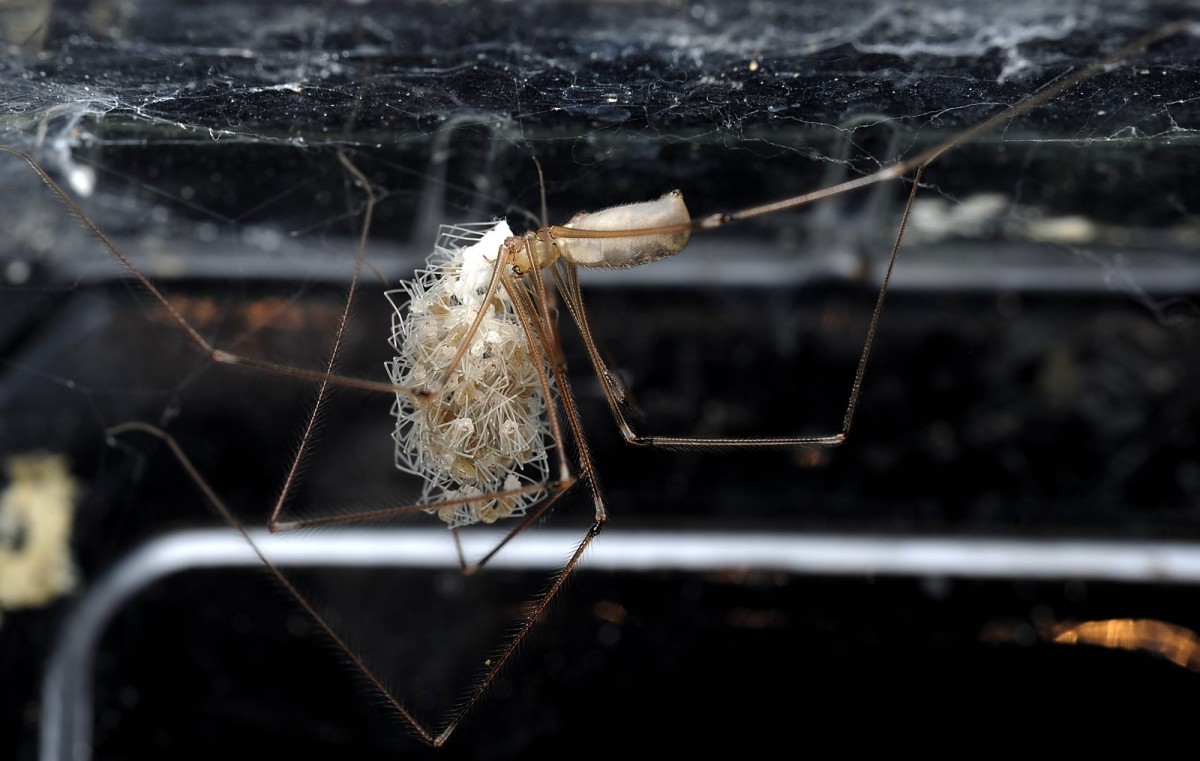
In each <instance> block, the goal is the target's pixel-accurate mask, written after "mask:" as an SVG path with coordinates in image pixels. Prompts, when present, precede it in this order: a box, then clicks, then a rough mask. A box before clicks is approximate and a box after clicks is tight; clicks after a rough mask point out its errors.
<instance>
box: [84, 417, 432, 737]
mask: <svg viewBox="0 0 1200 761" xmlns="http://www.w3.org/2000/svg"><path fill="white" fill-rule="evenodd" d="M130 431H139V432H142V433H148V434H150V435H151V436H155V437H157V438H158V439H161V440H162V441H163V442H164V443H165V444H166V445H167V447H168V448H169V449H170V450H171V454H172V455H174V457H175V459H176V460H177V461H178V462H179V464H180V467H182V468H183V470H184V472H185V473H187V476H188V478H190V479H191V480H192V483H194V484H195V485H196V488H198V489H199V490H200V491H201V492H202V493H203V494H204V496H205V498H206V499H208V501H209V503H210V504H211V505H212V506H213V507H214V508H215V509H216V511H217V512H218V513H220V515H221V518H223V519H224V520H225V522H226V523H228V524H229V525H230V526H231V527H232V528H233V529H234V530H235V531H237V532H238V533H239V534H241V535H242V538H243V539H245V540H246V543H247V544H249V545H250V548H251V549H252V550H254V554H256V555H258V559H259V560H261V561H262V564H263V566H264V567H265V568H266V569H267V571H269V572H270V574H271V575H272V576H273V577H274V578H275V580H276V581H278V582H279V584H280V585H281V586H282V587H283V588H284V590H286V591H287V593H288V595H289V596H290V597H291V598H292V599H293V600H295V602H296V604H297V605H299V606H300V608H301V609H303V610H304V612H305V614H307V615H308V617H309V618H310V619H311V620H312V622H313V623H314V624H316V626H317V628H318V629H320V630H321V632H322V633H324V635H325V636H326V637H328V638H329V639H330V641H332V642H333V644H334V645H335V646H336V647H337V648H338V650H340V651H341V652H342V654H343V655H345V656H346V657H347V658H348V659H349V660H350V662H351V663H352V664H353V665H354V668H355V670H357V671H358V672H359V673H360V674H362V676H363V677H364V678H365V679H366V680H367V681H368V682H369V683H370V684H371V686H372V687H374V688H375V690H376V691H377V692H378V693H379V694H380V695H381V696H382V697H383V699H384V700H385V701H386V702H387V704H388V705H389V706H390V707H391V708H392V710H394V711H395V712H396V713H397V714H398V715H399V716H400V718H402V719H403V720H404V722H405V723H406V724H408V726H409V727H411V728H412V730H413V731H414V732H416V733H417V735H418V736H419V737H420V738H421V739H422V740H424V741H425V742H426V743H429V744H430V745H434V744H438V743H437V738H436V737H435V736H434V733H433V732H432V731H431V730H430V728H429V727H427V726H426V725H425V724H424V723H422V722H421V721H420V720H419V719H418V718H417V717H416V716H414V715H413V714H412V712H411V711H409V710H408V708H407V707H405V705H404V703H402V702H401V701H400V700H399V698H397V697H396V696H395V695H393V694H392V692H391V691H390V690H389V689H388V688H387V687H386V686H384V684H383V681H382V680H381V679H380V678H379V677H378V676H376V675H375V673H374V672H373V671H372V670H371V669H370V667H369V666H367V664H366V662H365V661H364V660H363V659H362V657H361V656H359V655H358V654H357V653H356V652H355V651H354V650H353V649H352V648H351V647H350V645H349V644H347V643H346V641H345V640H344V639H343V638H342V637H341V636H340V635H339V634H338V633H337V631H336V630H335V629H334V628H333V627H332V626H331V625H330V624H329V622H328V621H326V620H325V617H324V616H322V615H321V614H320V613H319V612H318V611H317V609H316V608H314V607H313V605H312V603H311V602H309V601H308V598H307V597H305V596H304V594H303V593H301V592H300V590H299V589H297V588H296V585H295V584H293V583H292V581H291V579H289V578H288V576H287V574H285V573H284V572H283V571H282V569H280V568H279V566H277V565H275V563H273V562H271V560H270V558H268V557H267V556H266V555H265V554H264V553H263V551H262V550H261V549H260V548H259V546H258V545H257V544H255V542H254V539H252V538H251V537H250V534H249V532H247V531H246V528H245V526H243V525H242V523H241V521H239V520H238V519H237V517H236V516H235V515H234V514H233V511H232V510H230V509H229V507H228V506H227V505H226V504H225V502H224V500H222V499H221V498H220V496H218V495H217V493H216V491H214V490H213V488H212V486H210V485H209V483H208V481H207V480H205V478H204V476H202V475H201V474H200V471H199V470H198V469H197V468H196V466H195V464H193V463H192V461H191V459H190V458H189V457H188V456H187V453H186V452H184V451H183V447H181V446H179V443H178V442H176V441H175V439H174V438H173V437H172V436H171V435H170V434H168V433H167V432H165V431H163V430H162V429H161V428H158V427H156V426H153V425H149V424H147V423H122V424H120V425H117V426H114V427H112V428H109V429H108V430H107V431H106V432H105V433H106V435H108V436H109V437H115V436H119V435H121V434H123V433H127V432H130Z"/></svg>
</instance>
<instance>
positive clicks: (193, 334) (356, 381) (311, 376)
mask: <svg viewBox="0 0 1200 761" xmlns="http://www.w3.org/2000/svg"><path fill="white" fill-rule="evenodd" d="M0 151H2V152H4V153H9V154H12V155H13V156H16V157H18V158H20V159H23V160H24V161H25V163H27V164H29V166H30V167H31V168H32V169H33V171H34V172H36V173H37V175H38V177H40V178H41V179H42V181H43V182H45V183H46V185H47V186H49V188H50V190H51V191H53V192H54V194H55V195H57V196H58V197H59V199H60V200H62V202H63V203H64V204H66V206H67V209H68V210H69V211H70V212H71V214H73V215H74V216H75V217H77V218H78V219H79V220H80V221H81V222H83V224H84V226H86V227H87V228H88V230H89V231H90V232H91V233H92V234H93V235H94V236H96V238H97V239H98V240H99V241H100V242H101V243H102V244H104V247H105V248H107V249H108V251H109V253H110V254H112V255H113V257H115V258H116V259H117V261H119V262H120V263H121V266H123V267H124V268H125V270H126V271H127V272H129V274H130V275H132V276H133V277H134V279H135V280H137V282H138V284H139V285H141V286H142V288H144V289H146V292H147V293H149V294H150V296H151V297H152V298H153V299H154V300H155V301H156V302H158V304H159V306H161V307H162V308H163V310H165V311H166V313H167V315H168V316H169V317H170V319H171V321H172V322H174V323H175V325H176V326H178V328H179V330H180V331H181V332H182V333H183V334H184V335H185V336H187V338H188V340H189V341H190V342H191V343H192V344H193V345H194V346H195V347H196V349H197V350H199V351H200V353H201V354H203V355H204V356H205V357H207V358H208V360H209V361H211V362H214V363H216V364H220V365H234V366H237V367H248V368H252V369H255V370H260V371H263V372H267V373H273V374H276V375H285V376H289V377H292V378H300V379H303V380H310V381H317V382H320V383H330V384H334V385H339V386H347V387H349V388H357V389H360V390H362V391H371V392H375V393H387V394H395V393H397V392H400V393H405V392H409V393H414V394H415V391H412V390H409V389H403V388H397V387H395V386H393V385H392V384H391V383H384V382H382V381H372V380H366V379H363V378H348V377H345V376H340V375H336V374H333V373H330V372H318V371H315V370H307V369H304V368H301V367H292V366H290V365H284V364H280V363H277V362H267V361H265V360H261V359H256V358H254V357H245V356H241V355H239V354H233V353H231V352H228V351H224V350H223V349H218V348H217V347H215V346H213V345H212V343H211V342H209V341H208V340H207V339H206V338H204V336H202V335H200V332H199V331H198V330H196V328H195V327H193V326H192V324H191V323H190V322H188V320H187V318H186V317H184V316H183V315H182V314H180V312H179V310H178V309H176V308H175V307H174V305H172V304H171V302H170V300H169V299H167V297H166V296H165V295H164V294H163V292H162V291H160V290H159V289H158V288H157V287H156V286H155V285H154V284H153V283H152V282H150V278H148V277H146V275H145V273H143V272H142V271H141V270H140V269H139V268H138V266H137V265H136V264H134V263H133V261H132V260H130V259H129V257H127V256H126V255H125V254H124V253H123V252H122V251H121V249H119V248H118V247H117V245H116V244H115V243H113V241H112V239H111V238H109V237H108V236H107V235H105V234H104V232H103V231H102V230H101V229H100V228H99V227H97V226H96V223H95V222H93V221H92V220H91V219H90V218H89V217H88V216H87V214H85V213H84V212H83V209H81V208H79V204H77V203H75V201H74V200H73V199H72V198H71V196H70V194H68V193H67V192H66V191H65V190H63V189H62V187H60V186H59V184H58V183H57V182H55V181H54V179H53V178H52V177H50V175H49V174H47V173H46V170H44V169H42V167H41V166H40V165H39V164H38V163H37V161H36V160H35V159H34V158H33V156H30V155H29V154H28V153H25V152H24V151H21V150H18V149H16V148H12V147H10V146H7V145H0ZM339 158H340V159H341V161H342V163H343V164H344V165H346V166H347V168H348V169H349V168H351V167H353V164H350V162H349V159H346V158H345V157H344V156H341V155H340V154H339ZM351 173H352V174H354V175H355V177H356V178H358V179H360V181H365V178H363V177H362V173H361V172H358V170H357V169H351ZM367 187H368V190H369V186H367ZM369 206H370V205H369ZM368 213H369V210H368ZM365 229H366V228H364V235H365ZM365 252H366V240H365V237H364V238H360V242H359V247H358V252H357V254H356V256H355V265H354V271H353V274H352V276H351V284H350V291H351V293H353V291H354V289H355V287H356V285H357V283H358V277H359V272H360V271H361V269H362V262H363V258H364V256H365ZM345 329H346V315H345V314H343V317H342V322H341V323H340V324H339V326H338V333H337V337H336V338H335V342H336V343H338V344H340V343H341V341H342V338H343V336H344V333H345Z"/></svg>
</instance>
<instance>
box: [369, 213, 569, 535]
mask: <svg viewBox="0 0 1200 761" xmlns="http://www.w3.org/2000/svg"><path fill="white" fill-rule="evenodd" d="M511 235H512V231H511V230H510V229H509V227H508V223H507V222H504V221H503V220H501V221H499V222H487V223H478V224H471V225H453V226H450V225H446V226H443V227H442V228H441V229H440V230H439V232H438V239H437V244H436V246H435V247H434V252H433V254H432V255H431V256H430V257H429V259H428V262H427V266H426V268H425V269H423V270H418V271H417V272H416V273H415V275H414V277H413V279H412V280H411V281H409V282H406V283H402V284H401V287H400V289H399V290H395V291H389V292H388V293H387V297H388V300H389V301H390V302H391V303H392V307H393V308H394V310H395V311H394V314H393V316H392V337H391V341H390V343H391V345H392V348H393V349H395V350H396V356H395V357H394V358H393V359H392V361H391V362H388V363H387V369H388V374H389V376H390V377H391V380H392V383H394V384H395V385H397V386H405V387H408V388H421V387H425V386H428V385H430V384H433V383H436V382H437V381H438V379H439V378H440V377H441V376H442V374H443V373H444V372H445V369H446V367H447V366H449V364H450V362H451V361H452V360H453V358H454V355H455V353H456V352H457V351H458V349H459V346H460V345H461V344H462V341H463V339H464V338H465V337H466V334H467V331H468V330H469V329H470V327H471V323H472V322H473V321H474V320H475V316H476V314H478V311H479V309H481V308H483V309H486V314H485V317H484V319H483V322H482V323H481V324H480V326H479V330H478V331H477V332H476V334H475V337H474V339H473V340H472V342H471V346H470V348H469V349H468V350H467V352H466V354H465V355H464V356H463V358H462V361H461V362H460V363H459V367H458V368H457V369H456V370H455V371H454V373H453V374H452V375H451V376H450V379H449V381H448V382H447V383H446V385H445V386H444V387H443V388H442V390H441V392H440V393H438V394H436V395H435V396H433V397H431V398H428V399H419V400H413V399H411V398H409V396H408V395H407V394H397V395H396V403H395V405H394V406H393V407H392V414H393V415H394V416H395V417H396V429H395V432H394V433H393V434H392V439H393V440H394V441H395V443H396V467H397V468H399V469H400V470H403V471H405V472H408V473H413V474H415V475H418V476H420V477H422V478H423V479H425V486H424V489H423V491H422V494H421V503H423V504H424V503H428V504H430V505H431V507H430V509H429V512H430V513H437V515H438V517H440V518H441V519H442V520H443V521H445V522H446V523H447V524H448V525H449V526H451V527H452V528H453V527H457V526H467V525H470V524H473V523H479V522H483V523H493V522H494V521H496V520H499V519H501V518H508V517H515V516H520V515H524V514H525V512H526V511H527V510H528V509H529V508H530V507H532V506H533V505H535V504H536V503H537V502H539V501H540V500H542V499H543V498H544V497H545V496H546V490H545V489H544V488H542V489H535V490H533V491H531V492H529V493H525V494H517V495H508V496H504V497H499V498H495V499H484V500H478V501H473V502H468V503H465V504H452V505H446V506H443V507H437V504H438V503H444V502H446V501H448V500H455V499H462V498H465V497H474V496H479V495H485V494H496V493H499V492H504V491H512V490H515V489H520V488H523V487H529V486H535V485H538V484H545V483H546V482H547V480H548V478H549V464H548V457H547V449H548V448H549V446H551V443H550V428H549V421H548V418H547V415H546V401H547V400H546V399H545V398H544V395H543V393H542V389H541V384H540V382H539V380H538V368H537V366H536V365H535V364H534V362H535V360H534V358H533V357H532V356H531V355H530V352H529V347H528V344H527V342H526V338H525V332H524V330H523V329H522V327H521V323H520V321H519V319H518V317H517V313H516V310H515V309H514V307H513V304H512V301H511V299H510V297H509V295H508V293H506V292H505V290H504V288H503V286H501V287H500V288H499V289H498V290H497V292H496V295H495V297H494V298H493V299H492V300H491V302H490V303H488V304H486V305H485V304H484V303H483V298H484V296H485V295H486V294H487V289H488V285H489V283H490V282H491V277H492V271H493V268H494V266H495V262H496V257H497V255H498V254H499V251H500V247H501V244H502V243H503V242H504V240H505V239H506V238H508V237H510V236H511Z"/></svg>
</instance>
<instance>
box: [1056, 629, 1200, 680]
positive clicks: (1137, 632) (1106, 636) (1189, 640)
mask: <svg viewBox="0 0 1200 761" xmlns="http://www.w3.org/2000/svg"><path fill="white" fill-rule="evenodd" d="M1049 639H1050V641H1052V642H1056V643H1059V644H1064V645H1096V646H1099V647H1111V648H1120V649H1122V650H1144V651H1147V652H1151V653H1157V654H1158V655H1161V656H1163V657H1164V658H1166V659H1168V660H1169V661H1171V662H1172V663H1174V664H1176V665H1177V666H1183V667H1184V668H1186V669H1191V670H1192V671H1200V637H1197V636H1196V633H1195V632H1194V631H1192V630H1191V629H1185V628H1184V627H1182V626H1175V625H1174V624H1168V623H1164V622H1162V621H1155V620H1154V619H1149V618H1110V619H1106V620H1103V621H1084V622H1082V623H1061V624H1055V625H1054V626H1053V627H1052V628H1051V630H1050V637H1049Z"/></svg>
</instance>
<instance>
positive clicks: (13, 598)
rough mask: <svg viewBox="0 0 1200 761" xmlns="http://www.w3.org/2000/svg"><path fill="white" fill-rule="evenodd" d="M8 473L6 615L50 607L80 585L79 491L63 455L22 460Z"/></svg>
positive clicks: (1, 606)
mask: <svg viewBox="0 0 1200 761" xmlns="http://www.w3.org/2000/svg"><path fill="white" fill-rule="evenodd" d="M4 470H5V473H6V474H7V476H8V486H7V487H6V488H5V489H4V491H3V492H0V611H4V610H12V609H17V608H30V607H37V606H41V605H45V604H47V603H49V602H50V601H51V600H53V599H55V598H56V597H59V596H61V595H63V594H66V593H67V592H69V591H70V590H71V589H73V588H74V586H75V582H76V574H75V566H74V564H73V563H72V561H71V554H70V542H71V524H72V521H73V520H74V516H75V502H76V498H77V496H78V492H79V487H78V484H77V483H76V481H75V479H74V478H72V476H71V473H70V470H69V469H68V468H67V462H66V458H64V457H62V456H61V455H54V454H48V453H37V454H27V455H16V456H13V457H9V458H8V459H7V460H6V461H5V463H4Z"/></svg>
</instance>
